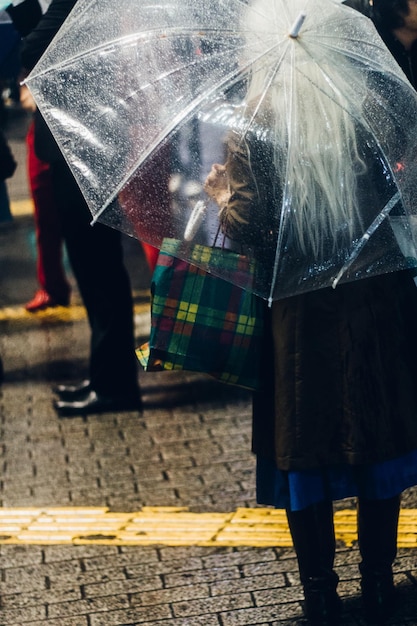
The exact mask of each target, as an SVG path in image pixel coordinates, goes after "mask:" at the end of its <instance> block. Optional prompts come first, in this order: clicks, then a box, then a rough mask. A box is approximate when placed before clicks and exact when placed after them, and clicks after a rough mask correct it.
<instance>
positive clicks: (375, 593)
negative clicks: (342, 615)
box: [361, 574, 398, 624]
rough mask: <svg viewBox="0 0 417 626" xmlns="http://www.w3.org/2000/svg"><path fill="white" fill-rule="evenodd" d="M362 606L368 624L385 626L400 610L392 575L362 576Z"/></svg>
mask: <svg viewBox="0 0 417 626" xmlns="http://www.w3.org/2000/svg"><path fill="white" fill-rule="evenodd" d="M361 589H362V606H363V612H364V617H365V619H366V621H367V622H368V624H385V622H387V621H388V620H389V619H391V617H392V616H393V615H394V613H395V612H396V610H397V608H398V598H397V592H396V589H395V587H394V582H393V578H392V575H378V574H374V575H370V574H367V575H366V576H364V575H362V580H361Z"/></svg>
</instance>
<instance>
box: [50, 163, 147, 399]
mask: <svg viewBox="0 0 417 626" xmlns="http://www.w3.org/2000/svg"><path fill="white" fill-rule="evenodd" d="M51 172H52V177H53V184H54V188H55V193H56V199H57V204H58V207H59V210H60V211H61V214H62V225H63V236H64V241H65V245H66V249H67V253H68V258H69V261H70V264H71V267H72V270H73V273H74V276H75V279H76V281H77V284H78V288H79V291H80V294H81V297H82V300H83V303H84V306H85V308H86V311H87V316H88V320H89V324H90V328H91V352H90V380H91V384H92V388H93V389H94V390H95V391H96V392H97V393H101V394H104V395H117V394H123V395H125V394H135V393H137V390H138V366H137V359H136V355H135V339H134V318H133V300H132V292H131V285H130V278H129V275H128V272H127V270H126V267H125V265H124V261H123V247H122V241H121V234H120V232H118V231H116V230H114V229H112V228H110V227H108V226H104V225H103V224H95V225H94V226H91V220H92V216H91V213H90V211H89V209H88V206H87V204H86V202H85V200H84V197H83V195H82V193H81V191H80V189H79V187H78V185H77V183H76V181H75V179H74V177H73V175H72V172H71V170H70V169H69V167H68V166H67V164H66V163H65V162H64V161H54V162H53V163H51Z"/></svg>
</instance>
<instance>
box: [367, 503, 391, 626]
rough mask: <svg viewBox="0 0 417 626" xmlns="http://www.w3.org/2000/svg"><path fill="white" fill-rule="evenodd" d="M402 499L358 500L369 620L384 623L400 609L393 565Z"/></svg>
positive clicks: (373, 622) (374, 622)
mask: <svg viewBox="0 0 417 626" xmlns="http://www.w3.org/2000/svg"><path fill="white" fill-rule="evenodd" d="M400 502H401V496H395V497H393V498H388V499H386V500H364V499H362V498H360V499H359V500H358V541H359V550H360V553H361V557H362V561H361V563H360V564H359V570H360V572H361V576H362V579H361V589H362V603H363V610H364V614H365V618H366V620H367V621H368V622H369V623H371V624H383V623H384V622H386V621H387V620H389V619H390V617H392V615H393V613H394V612H395V610H396V608H397V606H396V605H397V602H396V591H395V587H394V581H393V575H392V564H393V562H394V560H395V557H396V556H397V534H398V518H399V513H400Z"/></svg>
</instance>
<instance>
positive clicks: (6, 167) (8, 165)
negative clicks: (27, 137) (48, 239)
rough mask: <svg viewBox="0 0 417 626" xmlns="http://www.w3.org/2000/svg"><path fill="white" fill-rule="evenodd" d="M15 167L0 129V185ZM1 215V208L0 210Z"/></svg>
mask: <svg viewBox="0 0 417 626" xmlns="http://www.w3.org/2000/svg"><path fill="white" fill-rule="evenodd" d="M16 167H17V163H16V161H15V159H14V156H13V154H12V151H11V150H10V147H9V144H8V143H7V140H6V138H5V136H4V134H3V131H2V130H1V129H0V185H1V184H3V185H5V180H6V178H10V177H11V176H13V174H14V172H15V170H16ZM4 190H5V193H6V194H7V191H6V188H5V187H4ZM0 203H1V188H0ZM0 214H1V208H0ZM3 379H4V369H3V361H2V359H1V357H0V384H1V383H2V382H3Z"/></svg>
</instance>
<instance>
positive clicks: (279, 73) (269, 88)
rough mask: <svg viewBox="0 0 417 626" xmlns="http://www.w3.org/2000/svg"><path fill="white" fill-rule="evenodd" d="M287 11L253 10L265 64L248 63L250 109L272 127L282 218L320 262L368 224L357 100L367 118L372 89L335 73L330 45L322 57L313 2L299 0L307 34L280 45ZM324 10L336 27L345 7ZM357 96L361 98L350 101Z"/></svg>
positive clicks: (253, 44) (270, 2) (254, 40)
mask: <svg viewBox="0 0 417 626" xmlns="http://www.w3.org/2000/svg"><path fill="white" fill-rule="evenodd" d="M278 4H280V7H279V8H278V6H277V5H278ZM282 5H283V3H278V2H276V0H255V1H254V2H252V4H251V11H250V12H249V15H248V23H247V24H246V25H245V31H246V32H247V39H246V51H247V52H248V59H249V58H251V59H253V58H257V57H258V60H257V61H256V62H255V63H250V62H249V63H248V67H250V80H249V86H248V93H247V108H248V112H249V111H250V115H252V116H253V118H254V119H255V118H259V116H260V117H262V116H265V117H266V118H267V119H268V123H269V124H270V128H271V133H272V135H271V140H272V142H273V146H274V147H275V151H274V165H275V167H276V171H277V178H278V179H279V183H280V186H281V188H282V187H284V191H285V193H284V203H285V204H283V206H282V210H283V216H282V219H285V218H286V215H287V214H288V215H289V216H290V223H291V228H292V229H293V234H294V236H295V238H296V241H297V242H298V245H299V248H300V250H301V251H302V252H303V253H305V252H306V251H307V250H308V251H309V252H312V253H313V254H314V256H315V258H319V257H320V256H321V253H322V252H323V248H324V246H325V245H326V243H327V244H328V242H331V244H332V246H333V248H334V249H335V248H337V246H338V242H339V243H340V245H342V241H344V243H346V237H349V238H352V237H354V236H355V233H357V232H358V227H359V226H360V216H359V211H358V202H357V197H356V195H357V194H356V191H357V178H358V174H359V173H364V171H365V169H366V168H365V164H364V162H363V160H362V158H361V156H360V153H359V149H358V137H357V125H356V123H355V110H354V109H352V102H358V100H359V105H358V110H357V111H356V113H357V114H358V115H359V114H360V110H359V109H360V108H361V106H363V102H364V99H365V95H366V85H365V79H364V77H363V75H362V73H361V72H359V71H358V72H356V73H355V74H356V75H357V76H355V81H354V82H353V83H352V84H346V77H345V74H344V73H343V72H339V71H338V70H335V68H337V67H338V66H337V63H333V62H331V63H329V62H328V56H327V55H328V54H332V51H331V50H330V51H327V50H326V47H325V46H323V50H322V52H321V53H320V54H321V57H320V58H318V51H319V48H318V43H317V35H316V34H313V33H312V34H311V37H309V32H308V31H309V29H308V0H291V9H292V10H293V9H295V11H294V14H295V15H297V9H299V10H300V11H302V10H303V9H305V8H307V17H306V21H305V24H304V27H302V29H301V34H300V36H299V37H298V38H291V37H290V36H287V35H286V36H285V38H284V40H281V41H277V40H276V37H277V36H276V33H280V32H283V33H286V32H289V27H291V26H292V24H291V23H290V21H289V19H290V18H289V16H288V15H285V14H283V10H282ZM321 7H323V20H326V19H327V20H329V22H330V23H331V21H332V19H335V18H334V15H333V12H334V11H338V12H339V14H340V10H341V8H340V7H336V5H334V4H333V3H332V2H331V1H330V0H315V3H314V11H315V12H317V11H319V10H320V8H321ZM312 10H313V8H312ZM342 11H343V9H342ZM291 15H293V13H291ZM316 17H317V15H316ZM336 18H337V19H339V18H338V16H336ZM249 20H250V21H249ZM330 28H332V27H331V26H330ZM324 32H325V31H324ZM329 32H330V34H332V30H330V31H329ZM268 41H271V46H270V48H269V49H268V43H267V42H268ZM310 44H311V46H313V45H314V54H313V53H312V52H311V48H310ZM270 56H271V58H275V61H274V62H273V63H271V62H270ZM332 61H334V59H332ZM243 63H244V64H245V59H244V60H243ZM342 67H343V66H342ZM352 75H353V72H352ZM349 90H352V95H354V98H353V99H350V98H349V97H348V96H347V95H346V94H348V93H349ZM358 96H359V97H358ZM351 240H352V239H351Z"/></svg>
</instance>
